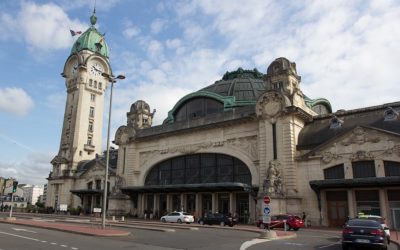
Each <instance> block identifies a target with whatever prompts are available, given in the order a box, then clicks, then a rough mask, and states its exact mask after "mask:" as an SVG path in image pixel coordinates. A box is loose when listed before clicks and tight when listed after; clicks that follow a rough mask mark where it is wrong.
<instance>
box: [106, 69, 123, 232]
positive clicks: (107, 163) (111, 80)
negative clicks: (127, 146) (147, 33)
mask: <svg viewBox="0 0 400 250" xmlns="http://www.w3.org/2000/svg"><path fill="white" fill-rule="evenodd" d="M101 75H102V76H104V77H105V78H107V79H108V81H109V82H111V92H110V107H109V111H108V128H107V151H106V152H107V153H106V171H105V178H104V192H103V216H102V220H101V228H102V229H105V227H106V212H107V211H106V210H107V186H108V165H109V161H110V123H111V105H112V95H113V87H114V83H115V82H117V79H118V80H123V79H125V76H123V75H118V76H116V77H115V76H113V75H109V74H107V73H102V74H101Z"/></svg>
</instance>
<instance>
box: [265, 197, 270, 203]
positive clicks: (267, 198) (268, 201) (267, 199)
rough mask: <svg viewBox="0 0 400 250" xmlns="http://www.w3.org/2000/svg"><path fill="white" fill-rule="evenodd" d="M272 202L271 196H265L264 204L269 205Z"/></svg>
mask: <svg viewBox="0 0 400 250" xmlns="http://www.w3.org/2000/svg"><path fill="white" fill-rule="evenodd" d="M270 202H271V198H269V196H264V203H265V204H269V203H270Z"/></svg>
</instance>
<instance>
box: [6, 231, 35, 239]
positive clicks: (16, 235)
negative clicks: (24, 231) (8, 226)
mask: <svg viewBox="0 0 400 250" xmlns="http://www.w3.org/2000/svg"><path fill="white" fill-rule="evenodd" d="M0 234H6V235H11V236H14V237H19V238H23V239H27V240H33V241H40V240H38V239H35V238H30V237H25V236H22V235H18V234H10V233H6V232H0Z"/></svg>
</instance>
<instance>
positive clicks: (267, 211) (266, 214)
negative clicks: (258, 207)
mask: <svg viewBox="0 0 400 250" xmlns="http://www.w3.org/2000/svg"><path fill="white" fill-rule="evenodd" d="M262 213H263V223H271V207H270V206H269V205H268V204H265V202H264V204H263V206H262Z"/></svg>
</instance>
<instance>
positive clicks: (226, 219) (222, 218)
mask: <svg viewBox="0 0 400 250" xmlns="http://www.w3.org/2000/svg"><path fill="white" fill-rule="evenodd" d="M198 222H199V224H200V225H204V224H207V225H220V226H222V227H223V226H225V225H228V226H230V227H233V226H234V225H235V224H236V220H234V219H233V218H232V217H231V216H228V215H225V214H222V213H214V214H213V213H209V214H207V215H206V216H204V217H201V218H200V219H199V221H198Z"/></svg>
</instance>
